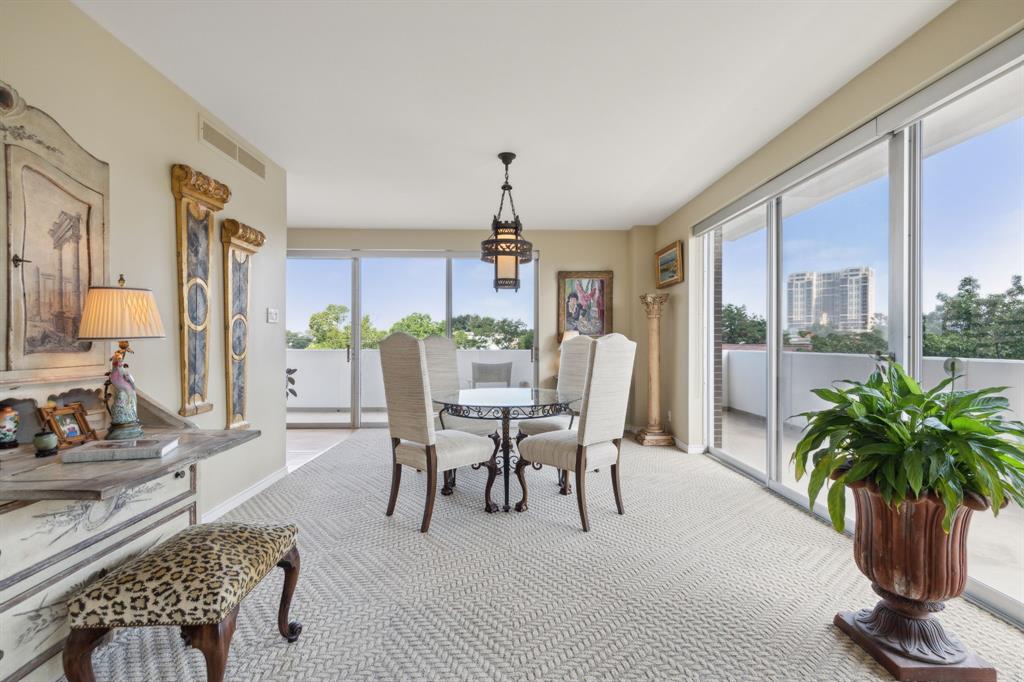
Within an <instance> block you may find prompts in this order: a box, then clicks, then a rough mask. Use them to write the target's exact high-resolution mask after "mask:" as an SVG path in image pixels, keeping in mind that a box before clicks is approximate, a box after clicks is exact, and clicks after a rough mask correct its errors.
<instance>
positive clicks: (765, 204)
mask: <svg viewBox="0 0 1024 682" xmlns="http://www.w3.org/2000/svg"><path fill="white" fill-rule="evenodd" d="M1022 93H1024V67H1016V68H1015V69H1012V70H1010V71H1008V72H1006V73H1005V74H1003V75H1001V76H999V77H998V78H994V79H992V80H990V81H989V82H988V83H986V84H984V85H982V86H980V87H977V88H976V89H974V90H973V91H971V92H968V93H966V94H960V95H959V96H957V97H955V98H953V99H951V101H949V102H946V103H944V104H943V105H942V106H939V107H937V108H935V109H934V110H931V111H930V112H929V113H928V114H927V115H925V116H922V117H920V118H919V119H917V120H910V121H909V122H906V123H901V124H900V125H901V127H900V128H898V129H896V130H893V131H892V132H891V133H889V134H888V135H886V136H884V137H881V138H880V139H878V138H875V141H874V142H872V143H871V144H866V145H865V146H863V147H862V148H860V149H859V150H856V151H852V152H851V153H849V155H848V156H846V157H845V158H843V159H842V160H840V161H838V162H836V163H834V164H832V165H831V166H828V167H825V168H821V169H817V170H814V169H808V170H809V171H810V172H811V174H810V175H809V176H807V177H805V179H796V178H794V183H793V184H792V185H790V186H788V187H784V188H783V187H782V186H780V187H779V191H778V193H777V194H774V195H772V196H763V197H761V198H759V199H758V201H759V202H760V203H758V204H756V205H755V206H754V207H753V208H746V209H744V210H743V211H742V212H740V213H738V214H736V215H734V216H732V217H729V218H728V219H725V220H723V222H722V223H721V224H719V225H717V226H715V227H712V228H711V229H710V230H709V231H706V232H704V234H703V237H702V238H703V240H704V253H705V266H706V268H705V269H706V277H705V280H704V284H705V287H706V290H707V292H708V294H707V304H706V308H705V309H706V310H707V311H708V313H707V315H706V318H705V328H706V330H707V337H706V343H707V345H708V349H709V352H708V354H707V367H706V370H705V374H706V376H708V377H709V381H708V388H707V393H706V401H705V405H706V410H707V413H706V422H705V423H706V424H707V428H708V434H707V438H708V445H709V449H710V450H711V452H712V453H713V454H715V455H716V456H717V457H718V458H719V459H721V460H723V461H724V462H726V463H727V464H729V465H731V466H734V467H735V468H737V469H739V470H740V471H742V472H744V473H746V474H747V475H749V476H751V477H753V478H756V479H758V480H762V481H765V482H766V484H767V486H768V487H770V488H771V489H772V490H774V491H776V492H778V493H779V494H781V495H784V496H785V497H787V498H789V499H791V500H793V501H794V502H797V503H799V504H803V505H806V503H807V497H806V490H807V480H806V479H805V480H802V481H796V480H795V475H794V471H793V467H792V465H791V463H790V457H791V455H792V453H793V450H794V448H795V445H796V443H797V441H798V440H799V438H800V435H801V430H802V428H803V427H804V425H805V423H806V422H805V420H804V419H803V418H802V417H799V416H797V415H799V414H800V413H802V412H807V411H812V410H816V409H819V408H821V407H823V406H824V405H825V403H823V401H821V400H820V399H818V398H817V397H816V396H815V395H813V394H812V393H811V389H814V388H820V387H827V386H829V385H830V384H831V383H833V382H836V381H842V380H845V379H852V380H864V379H866V378H867V377H868V375H869V374H870V373H871V371H872V370H873V369H874V367H875V364H876V361H877V359H878V357H879V356H880V355H886V356H889V357H895V358H897V359H899V360H900V361H901V362H903V363H904V364H905V365H906V366H907V368H908V369H909V370H910V371H911V372H913V373H915V374H916V375H917V377H918V379H919V380H920V381H921V383H922V384H923V385H924V386H925V387H926V388H930V387H932V386H934V385H935V384H937V383H938V382H939V381H941V380H942V379H944V378H946V377H948V376H954V377H956V378H955V382H954V383H953V385H952V387H951V389H950V390H963V389H980V388H985V387H993V386H1005V387H1006V389H1005V390H1004V391H1003V393H1002V395H1003V396H1005V398H1006V400H1007V401H1008V404H1009V407H1010V410H1011V412H1012V415H1011V418H1014V419H1024V97H1022ZM853 137H856V136H853ZM851 144H852V143H851ZM799 170H801V171H802V170H804V169H803V168H801V169H799ZM765 264H767V265H766V266H765ZM821 502H822V501H821V499H819V505H820V504H821ZM847 510H848V513H849V514H851V515H852V510H853V505H852V504H850V503H848V504H847ZM816 511H817V512H818V513H822V512H823V509H822V508H821V507H820V506H819V507H818V508H816ZM851 522H852V519H848V524H847V527H848V528H851V527H852V526H851V525H850V524H851ZM969 537H970V540H969V542H970V545H969V552H968V569H969V571H970V577H971V580H970V581H969V583H968V588H967V594H968V595H969V596H970V597H972V598H974V599H977V600H980V601H982V602H984V603H986V604H988V605H989V606H991V607H993V608H995V609H997V610H999V611H1001V612H1003V613H1004V614H1007V615H1008V616H1009V617H1010V618H1012V619H1014V620H1016V621H1017V622H1021V623H1024V510H1022V509H1021V508H1019V507H1018V506H1016V505H1015V504H1012V503H1011V504H1010V505H1009V506H1008V507H1006V508H1005V509H1003V510H1002V511H1001V512H1000V514H999V516H998V517H993V516H992V514H990V513H978V514H975V515H974V517H973V520H972V530H971V533H970V536H969Z"/></svg>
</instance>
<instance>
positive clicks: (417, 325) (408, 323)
mask: <svg viewBox="0 0 1024 682" xmlns="http://www.w3.org/2000/svg"><path fill="white" fill-rule="evenodd" d="M445 331H446V330H445V324H444V321H438V322H435V321H434V320H433V319H431V317H430V315H428V314H427V313H410V314H408V315H406V316H405V317H403V318H402V319H400V320H399V321H398V322H395V323H394V324H393V325H391V329H389V330H388V333H389V334H394V333H395V332H405V333H406V334H408V335H410V336H415V337H416V338H417V339H425V338H427V337H428V336H444V335H445ZM364 347H366V346H365V344H364Z"/></svg>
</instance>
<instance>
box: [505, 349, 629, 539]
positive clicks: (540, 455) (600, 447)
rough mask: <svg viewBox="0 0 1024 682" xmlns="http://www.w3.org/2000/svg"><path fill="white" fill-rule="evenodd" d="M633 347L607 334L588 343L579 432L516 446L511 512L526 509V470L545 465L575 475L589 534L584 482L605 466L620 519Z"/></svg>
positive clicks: (532, 439)
mask: <svg viewBox="0 0 1024 682" xmlns="http://www.w3.org/2000/svg"><path fill="white" fill-rule="evenodd" d="M635 355H636V343H634V342H633V341H630V340H629V339H627V338H626V337H625V336H623V335H622V334H609V335H608V336H602V337H601V338H599V339H597V340H596V341H594V342H593V344H592V345H591V347H590V364H589V367H588V368H587V374H586V382H585V386H584V389H583V404H582V406H581V407H580V424H579V429H578V430H576V431H573V430H561V431H549V432H547V433H542V434H539V435H536V436H531V437H529V438H527V439H525V440H524V441H523V442H522V443H520V445H519V462H518V463H517V464H516V477H517V478H518V479H519V485H520V486H521V487H522V489H523V499H522V500H521V501H519V503H517V504H516V511H526V509H527V497H528V493H527V488H526V477H525V476H524V473H525V469H526V467H528V466H530V465H531V464H542V465H543V464H547V465H549V466H552V467H554V468H556V469H562V470H567V471H575V472H576V502H577V504H578V505H579V509H580V522H581V523H582V524H583V530H585V531H589V530H590V520H589V518H588V516H587V490H586V476H587V469H588V468H591V469H592V468H595V467H604V466H608V465H611V471H612V490H613V492H614V493H615V506H616V507H617V508H618V512H619V513H620V514H624V513H625V509H624V507H623V505H622V494H621V491H620V489H619V450H620V448H621V445H622V433H623V431H624V429H625V426H626V406H627V403H628V402H629V385H630V382H631V381H632V378H633V358H634V356H635Z"/></svg>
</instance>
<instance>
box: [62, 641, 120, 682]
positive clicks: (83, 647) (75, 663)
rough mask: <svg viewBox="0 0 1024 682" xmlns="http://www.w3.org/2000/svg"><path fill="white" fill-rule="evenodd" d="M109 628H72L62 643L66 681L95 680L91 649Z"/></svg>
mask: <svg viewBox="0 0 1024 682" xmlns="http://www.w3.org/2000/svg"><path fill="white" fill-rule="evenodd" d="M108 632H110V628H81V629H74V630H72V631H71V634H70V635H68V639H67V641H66V642H65V643H64V655H63V660H64V675H65V676H66V677H67V678H68V682H95V680H96V678H95V677H93V674H92V651H93V649H95V648H96V646H97V645H98V644H99V643H100V640H101V639H103V636H104V635H106V634H107V633H108Z"/></svg>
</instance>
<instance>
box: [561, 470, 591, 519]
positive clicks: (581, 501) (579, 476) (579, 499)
mask: <svg viewBox="0 0 1024 682" xmlns="http://www.w3.org/2000/svg"><path fill="white" fill-rule="evenodd" d="M566 478H568V477H566ZM586 481H587V472H586V471H585V470H583V469H577V470H576V504H578V505H579V507H580V523H582V524H583V530H584V531H589V530H590V518H589V517H588V516H587V489H586Z"/></svg>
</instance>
